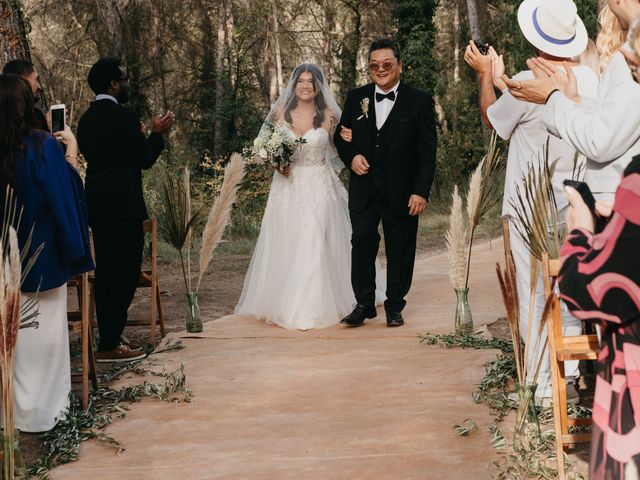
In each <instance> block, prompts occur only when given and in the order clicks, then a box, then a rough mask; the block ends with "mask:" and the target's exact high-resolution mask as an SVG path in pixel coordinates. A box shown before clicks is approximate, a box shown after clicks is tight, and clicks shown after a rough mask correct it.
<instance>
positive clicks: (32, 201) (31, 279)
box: [2, 130, 94, 292]
mask: <svg viewBox="0 0 640 480" xmlns="http://www.w3.org/2000/svg"><path fill="white" fill-rule="evenodd" d="M22 147H23V148H21V149H19V151H18V153H17V155H16V162H15V178H14V189H15V194H16V198H17V200H18V208H20V207H22V208H23V212H22V220H21V221H20V226H19V229H18V242H19V244H20V249H21V250H22V247H23V245H24V243H25V241H26V240H27V238H28V236H29V233H30V231H31V229H32V228H33V238H32V242H31V247H30V251H29V254H28V256H27V257H26V258H30V257H31V255H32V254H33V252H34V251H35V250H36V249H37V248H38V246H39V245H41V244H44V249H43V250H42V252H41V253H40V256H39V257H38V260H37V261H36V263H35V265H34V266H33V268H32V269H31V272H30V273H29V275H28V276H27V277H26V279H24V281H23V284H22V291H23V292H35V291H37V290H38V289H39V290H40V291H45V290H51V289H53V288H58V287H60V286H62V285H64V284H65V283H66V282H67V280H68V279H69V278H70V277H72V276H74V275H78V274H80V273H84V272H87V271H89V270H93V268H94V265H93V259H92V258H91V246H90V243H89V227H88V220H87V208H86V200H85V197H84V188H83V185H82V179H81V178H80V175H78V172H77V171H76V170H75V169H74V168H73V167H72V166H71V165H69V164H68V163H67V161H66V160H65V158H64V153H63V152H62V148H61V147H60V145H59V144H58V142H57V141H56V139H55V138H54V137H53V136H51V135H50V134H48V133H45V132H42V131H39V130H36V131H34V132H33V133H31V134H30V135H28V136H27V137H25V139H24V140H23V144H22ZM2 197H4V195H2ZM2 201H4V198H3V200H2Z"/></svg>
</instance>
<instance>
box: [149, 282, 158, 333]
mask: <svg viewBox="0 0 640 480" xmlns="http://www.w3.org/2000/svg"><path fill="white" fill-rule="evenodd" d="M157 308H158V278H157V277H156V273H155V272H152V274H151V335H150V337H151V345H155V342H156V316H157V314H158V313H157Z"/></svg>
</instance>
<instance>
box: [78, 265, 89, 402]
mask: <svg viewBox="0 0 640 480" xmlns="http://www.w3.org/2000/svg"><path fill="white" fill-rule="evenodd" d="M78 291H79V293H80V297H81V302H80V310H81V313H82V326H81V332H82V409H83V410H86V409H87V408H89V348H91V346H90V345H89V330H90V328H91V326H90V325H89V282H88V276H87V274H86V273H85V274H83V275H82V280H81V288H78Z"/></svg>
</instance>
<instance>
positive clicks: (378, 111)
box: [334, 39, 436, 327]
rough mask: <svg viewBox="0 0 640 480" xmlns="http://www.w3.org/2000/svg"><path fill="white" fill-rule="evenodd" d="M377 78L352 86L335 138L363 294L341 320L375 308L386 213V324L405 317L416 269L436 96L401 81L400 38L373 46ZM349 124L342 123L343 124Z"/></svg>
mask: <svg viewBox="0 0 640 480" xmlns="http://www.w3.org/2000/svg"><path fill="white" fill-rule="evenodd" d="M369 70H370V73H371V78H372V80H373V83H371V84H369V85H365V86H364V87H360V88H357V89H355V90H352V91H350V92H349V93H348V94H347V98H346V100H345V106H344V110H343V111H342V118H341V119H340V124H339V125H338V128H337V129H336V133H335V135H334V141H335V144H336V147H337V149H338V153H339V155H340V158H341V159H342V161H343V162H344V163H345V165H346V166H347V167H348V168H350V169H351V177H350V181H349V213H350V216H351V225H352V227H353V235H352V238H351V245H352V257H351V283H352V286H353V290H354V293H355V297H356V300H357V302H358V303H357V305H356V307H355V309H354V310H353V312H351V313H350V314H349V315H348V316H346V317H345V318H344V319H342V321H341V323H342V324H345V325H348V326H351V327H359V326H361V325H363V324H364V321H365V319H367V318H373V317H375V316H376V308H375V288H376V283H375V260H376V256H377V254H378V246H379V243H380V235H379V234H378V225H379V224H380V221H381V220H382V228H383V231H384V239H385V246H386V254H387V300H386V301H385V304H384V307H385V312H386V315H387V326H388V327H398V326H401V325H404V319H403V318H402V313H401V312H402V309H403V308H404V306H405V304H406V301H405V299H404V297H405V296H406V295H407V293H408V292H409V288H410V287H411V280H412V276H413V266H414V261H415V254H416V237H417V233H418V215H420V214H421V213H422V212H423V211H424V209H425V208H426V206H427V200H428V198H429V191H430V189H431V184H432V182H433V176H434V173H435V165H436V124H435V117H434V111H433V100H432V98H431V96H430V95H429V94H428V93H427V92H424V91H422V90H418V89H416V88H412V87H410V86H409V85H406V84H405V83H402V82H401V81H400V74H401V73H402V62H401V61H400V47H399V45H398V43H397V42H396V41H395V40H392V39H380V40H376V41H374V42H373V43H372V45H371V47H370V48H369ZM343 127H344V128H343Z"/></svg>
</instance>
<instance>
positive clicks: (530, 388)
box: [513, 384, 541, 451]
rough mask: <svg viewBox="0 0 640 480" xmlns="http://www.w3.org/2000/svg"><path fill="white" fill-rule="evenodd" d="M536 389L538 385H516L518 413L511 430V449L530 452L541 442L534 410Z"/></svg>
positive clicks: (536, 414)
mask: <svg viewBox="0 0 640 480" xmlns="http://www.w3.org/2000/svg"><path fill="white" fill-rule="evenodd" d="M536 388H538V385H536V384H533V385H517V387H516V391H517V392H518V411H517V413H516V423H515V426H514V428H513V449H514V450H515V451H523V450H527V451H528V450H531V449H532V447H535V446H537V445H538V444H539V443H540V441H541V436H540V423H539V422H538V411H537V409H536V397H535V395H536Z"/></svg>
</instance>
